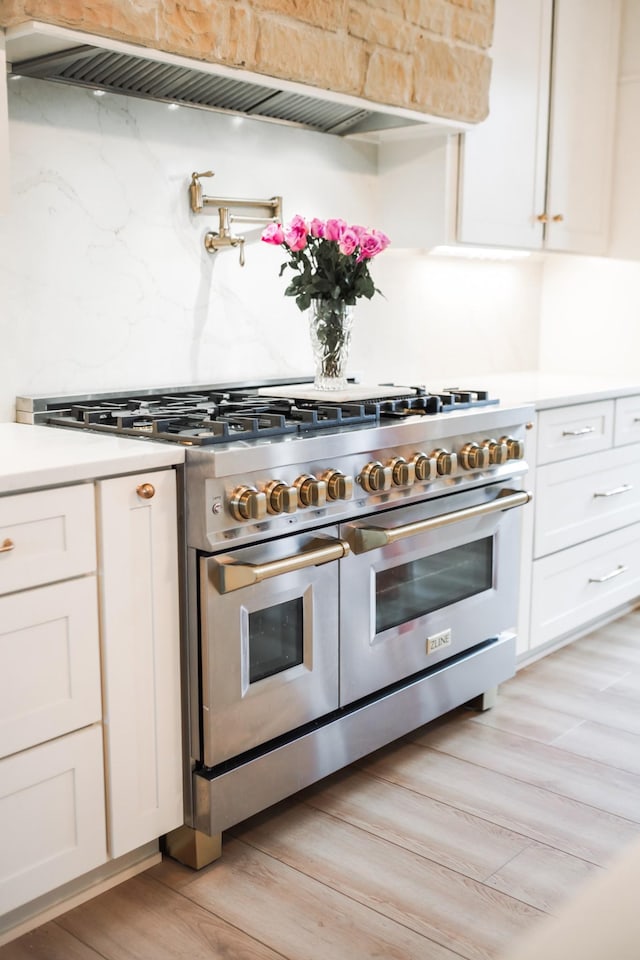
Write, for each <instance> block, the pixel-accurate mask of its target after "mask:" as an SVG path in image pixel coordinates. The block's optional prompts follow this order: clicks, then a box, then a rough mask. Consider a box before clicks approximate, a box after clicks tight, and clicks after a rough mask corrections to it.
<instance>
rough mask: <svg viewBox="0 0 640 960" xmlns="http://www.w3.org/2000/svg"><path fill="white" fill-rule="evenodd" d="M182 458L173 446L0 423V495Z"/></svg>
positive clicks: (162, 464) (170, 463) (166, 464)
mask: <svg viewBox="0 0 640 960" xmlns="http://www.w3.org/2000/svg"><path fill="white" fill-rule="evenodd" d="M183 460H184V450H183V449H182V447H180V446H179V445H178V444H172V443H166V444H165V443H157V442H156V443H154V442H153V441H148V440H135V439H131V440H130V439H128V438H126V437H111V436H101V435H100V434H98V433H89V432H88V431H78V432H77V433H76V432H75V431H72V430H64V429H56V428H54V427H45V426H34V425H31V424H25V423H0V493H12V492H18V491H20V490H32V489H34V488H36V487H46V486H54V485H58V484H63V483H74V482H78V481H81V480H91V479H94V478H96V477H107V476H114V475H117V474H122V473H134V472H137V471H141V470H153V469H157V468H159V467H170V466H173V465H174V464H177V463H182V462H183Z"/></svg>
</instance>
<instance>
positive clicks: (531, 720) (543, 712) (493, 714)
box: [473, 688, 585, 743]
mask: <svg viewBox="0 0 640 960" xmlns="http://www.w3.org/2000/svg"><path fill="white" fill-rule="evenodd" d="M504 692H505V691H504V688H501V689H500V695H499V696H498V702H497V704H496V705H495V707H492V708H491V710H485V711H484V712H483V713H475V714H474V715H473V720H474V721H475V723H483V724H485V725H486V726H488V727H496V728H497V729H499V730H508V731H509V732H510V733H517V734H519V736H521V737H528V738H529V739H530V740H538V741H539V742H540V743H553V742H554V741H555V740H557V738H558V737H560V736H562V734H564V733H567V732H568V731H569V730H572V729H574V727H577V726H579V725H580V724H581V723H584V722H585V721H584V720H583V719H581V718H580V717H575V716H572V715H571V714H570V713H562V712H561V711H560V710H552V709H550V708H548V707H541V706H540V704H539V703H537V702H536V701H535V699H534V700H533V701H531V700H525V699H524V698H522V697H515V696H514V697H510V696H506V695H503V694H504Z"/></svg>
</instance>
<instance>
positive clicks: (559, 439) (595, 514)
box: [520, 396, 640, 653]
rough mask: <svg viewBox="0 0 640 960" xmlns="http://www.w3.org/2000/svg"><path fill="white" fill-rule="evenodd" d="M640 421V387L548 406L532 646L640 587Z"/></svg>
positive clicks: (615, 606) (534, 549)
mask: <svg viewBox="0 0 640 960" xmlns="http://www.w3.org/2000/svg"><path fill="white" fill-rule="evenodd" d="M639 424H640V396H628V397H622V398H617V399H616V398H611V399H604V400H597V401H594V402H585V403H576V404H571V405H567V406H564V407H557V408H552V409H545V410H542V411H541V412H540V413H539V414H538V418H537V432H538V442H537V451H536V453H537V468H536V471H535V497H534V510H535V514H534V521H533V527H534V530H533V537H532V539H531V541H530V543H529V546H528V549H529V556H530V558H531V596H530V609H529V610H528V611H526V612H528V613H529V617H530V622H529V624H528V626H529V630H528V651H529V652H532V651H533V652H535V651H537V650H538V649H539V648H541V647H543V646H545V645H551V644H553V643H555V642H561V641H564V640H565V639H570V638H571V637H572V636H577V635H578V633H580V632H584V630H585V629H588V628H589V626H590V625H592V624H593V623H594V622H595V621H597V620H599V619H606V618H607V617H610V616H613V615H615V613H616V612H617V610H619V609H621V608H622V607H623V606H624V605H625V604H628V603H630V602H631V601H633V600H634V599H635V598H636V597H638V596H640V559H639V558H640V443H639V442H638V439H639V438H640V430H639V429H638V425H639ZM526 612H525V616H526ZM526 632H527V629H526V625H525V626H524V628H523V633H526ZM520 652H521V653H522V652H526V651H522V650H521V651H520Z"/></svg>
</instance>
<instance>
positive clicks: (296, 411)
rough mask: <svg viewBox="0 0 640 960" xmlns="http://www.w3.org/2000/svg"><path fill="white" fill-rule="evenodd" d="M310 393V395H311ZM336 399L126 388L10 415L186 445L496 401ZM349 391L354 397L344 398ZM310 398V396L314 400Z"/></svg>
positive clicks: (451, 394)
mask: <svg viewBox="0 0 640 960" xmlns="http://www.w3.org/2000/svg"><path fill="white" fill-rule="evenodd" d="M314 394H315V395H316V396H314ZM341 395H342V398H340V397H339V396H336V397H335V398H333V397H332V396H331V394H330V393H328V392H320V391H315V390H314V388H313V383H312V382H310V381H301V382H291V381H279V382H275V383H274V382H273V381H272V382H271V383H269V384H264V383H263V384H250V385H230V386H224V385H223V386H197V387H192V388H190V387H181V388H169V389H167V390H158V391H149V390H142V391H136V392H132V393H127V394H119V393H111V394H94V395H88V396H84V397H83V396H78V397H50V398H18V402H17V410H18V419H19V420H26V421H29V422H34V423H47V424H51V425H54V426H62V427H71V428H79V429H85V430H95V431H100V432H104V433H111V434H114V433H115V434H121V435H125V436H136V437H148V438H150V439H154V440H161V441H168V442H173V443H182V444H184V445H188V446H194V445H197V446H204V445H210V444H220V443H231V442H234V441H238V440H243V441H247V440H257V439H268V438H269V437H275V436H283V435H285V434H305V433H313V432H317V431H322V430H327V429H335V428H343V427H355V426H358V425H364V424H375V423H379V422H381V421H389V420H394V419H395V420H398V419H404V418H406V417H409V416H412V415H415V416H433V415H436V414H443V413H449V412H451V411H453V410H461V409H468V408H471V407H478V406H487V405H491V404H497V403H498V400H495V399H492V398H490V397H489V395H488V393H487V391H485V390H472V389H461V388H457V387H456V388H447V389H443V390H440V391H436V392H431V391H429V390H427V388H426V387H424V386H413V387H407V386H402V385H395V384H381V385H379V384H376V385H373V386H371V387H367V386H364V385H360V384H353V385H348V387H347V390H346V391H345V392H341ZM354 395H355V396H357V397H358V399H346V398H345V397H347V398H348V397H349V396H354ZM316 397H317V398H316Z"/></svg>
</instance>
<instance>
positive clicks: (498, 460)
mask: <svg viewBox="0 0 640 960" xmlns="http://www.w3.org/2000/svg"><path fill="white" fill-rule="evenodd" d="M482 446H483V447H485V448H486V449H487V450H488V451H489V463H495V464H498V465H499V464H502V463H506V462H507V460H508V459H509V448H508V447H507V445H506V443H505V442H504V440H495V439H494V438H493V437H492V438H491V439H490V440H483V441H482Z"/></svg>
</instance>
